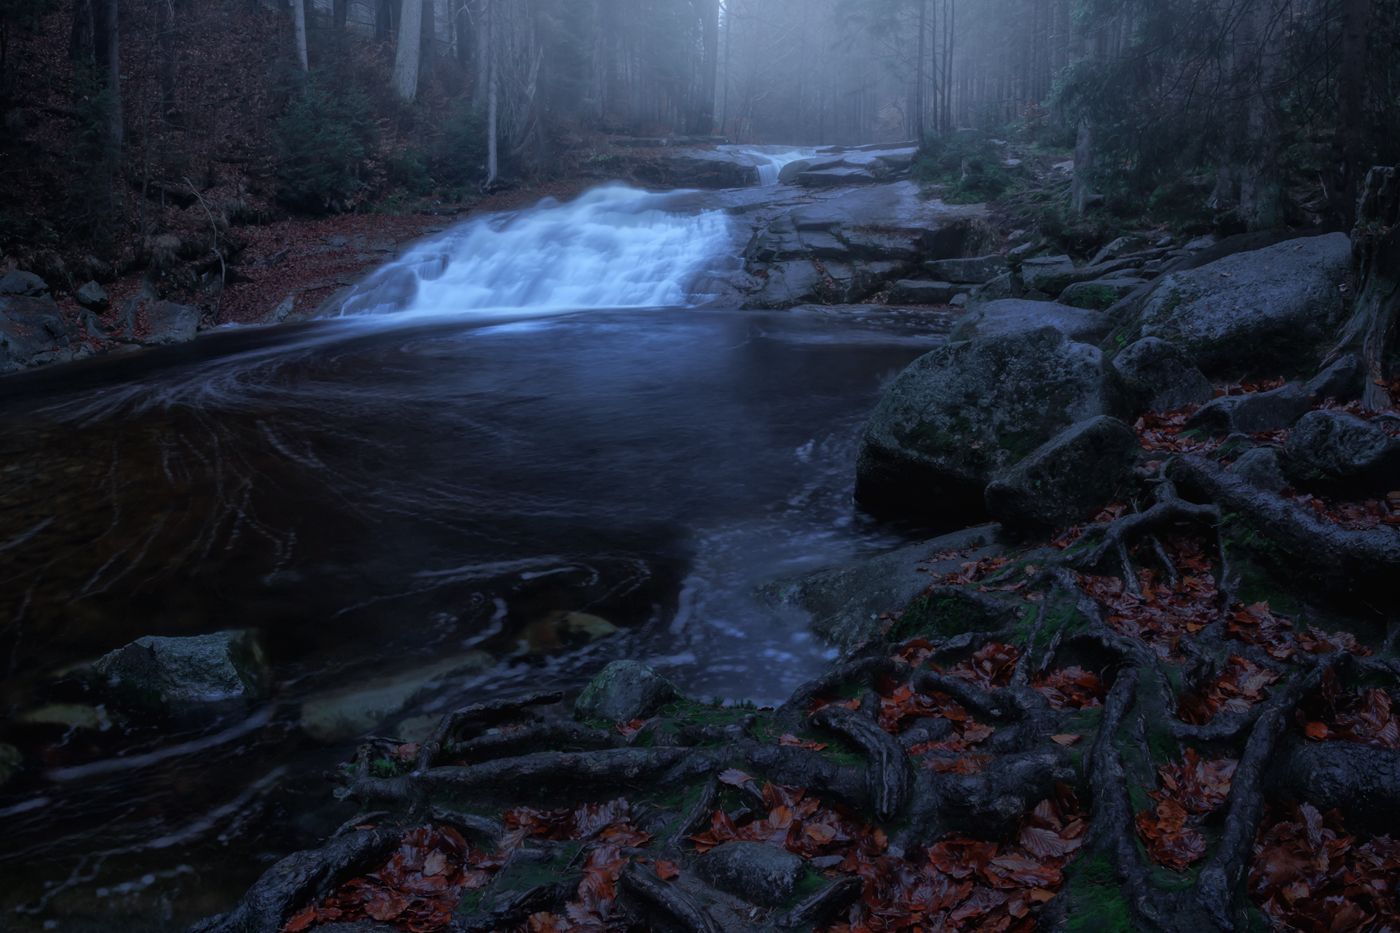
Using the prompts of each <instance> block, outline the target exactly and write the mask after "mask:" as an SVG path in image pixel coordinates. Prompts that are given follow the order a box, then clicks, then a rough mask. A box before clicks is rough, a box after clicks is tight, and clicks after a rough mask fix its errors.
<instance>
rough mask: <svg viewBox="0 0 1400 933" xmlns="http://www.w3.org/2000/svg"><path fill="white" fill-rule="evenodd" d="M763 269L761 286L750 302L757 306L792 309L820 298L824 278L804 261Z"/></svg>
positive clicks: (823, 288)
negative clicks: (764, 270)
mask: <svg viewBox="0 0 1400 933" xmlns="http://www.w3.org/2000/svg"><path fill="white" fill-rule="evenodd" d="M766 272H767V274H766V277H765V278H764V281H763V285H762V287H760V288H759V290H758V291H757V292H756V293H754V295H753V297H752V298H751V299H750V302H749V303H750V304H752V305H753V306H754V307H756V308H791V307H792V306H794V305H800V304H805V303H808V302H819V301H820V300H821V299H822V297H823V293H824V290H825V285H826V280H825V279H824V278H823V277H822V274H821V272H820V271H819V270H818V269H817V267H816V266H814V265H812V263H811V262H808V261H807V260H798V261H796V262H780V263H776V264H774V265H772V266H770V267H769V268H768V269H767V270H766Z"/></svg>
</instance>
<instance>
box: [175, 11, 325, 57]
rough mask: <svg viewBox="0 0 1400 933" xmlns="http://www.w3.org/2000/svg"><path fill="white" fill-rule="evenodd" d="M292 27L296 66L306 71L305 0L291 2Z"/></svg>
mask: <svg viewBox="0 0 1400 933" xmlns="http://www.w3.org/2000/svg"><path fill="white" fill-rule="evenodd" d="M157 2H165V0H157ZM292 25H293V26H294V27H295V29H296V36H297V64H299V65H301V70H302V71H306V70H308V69H309V68H310V67H311V66H310V64H309V63H308V59H307V56H306V0H292Z"/></svg>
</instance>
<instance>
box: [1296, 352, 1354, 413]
mask: <svg viewBox="0 0 1400 933" xmlns="http://www.w3.org/2000/svg"><path fill="white" fill-rule="evenodd" d="M1365 378H1366V368H1365V366H1363V365H1362V363H1361V359H1360V358H1359V357H1358V356H1356V355H1355V354H1352V353H1345V354H1343V355H1342V356H1341V357H1339V358H1338V359H1336V360H1335V361H1334V362H1333V363H1332V365H1330V366H1328V367H1327V368H1326V369H1324V370H1323V371H1322V372H1320V373H1318V374H1317V375H1316V376H1313V377H1312V378H1311V379H1309V380H1308V381H1307V390H1308V394H1309V395H1311V396H1312V398H1313V400H1314V401H1316V402H1325V401H1326V400H1327V399H1337V400H1339V401H1346V400H1350V399H1354V398H1356V397H1357V396H1359V395H1360V394H1361V387H1362V383H1363V381H1364V380H1365Z"/></svg>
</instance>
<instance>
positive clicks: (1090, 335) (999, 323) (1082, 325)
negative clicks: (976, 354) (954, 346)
mask: <svg viewBox="0 0 1400 933" xmlns="http://www.w3.org/2000/svg"><path fill="white" fill-rule="evenodd" d="M1109 323H1110V322H1109V319H1108V318H1107V317H1105V316H1104V315H1102V314H1100V313H1098V312H1097V311H1086V310H1084V309H1083V308H1072V307H1070V306H1069V305H1062V304H1058V303H1056V302H1053V301H1029V300H1027V299H1023V298H1002V299H999V300H997V301H989V302H987V303H986V304H983V305H978V306H975V307H974V309H973V310H972V311H971V312H969V313H968V315H967V316H966V317H965V318H963V320H962V321H961V322H960V323H959V325H958V328H957V330H956V331H954V333H953V336H954V339H958V340H968V339H971V338H973V337H1005V336H1008V335H1011V334H1024V333H1028V332H1030V331H1033V330H1039V329H1040V328H1042V327H1053V328H1055V329H1056V330H1058V331H1059V332H1060V333H1062V334H1064V335H1065V336H1066V337H1068V338H1069V339H1071V340H1078V341H1080V342H1081V343H1098V342H1099V341H1100V340H1102V339H1103V338H1104V336H1105V335H1107V334H1108V330H1109Z"/></svg>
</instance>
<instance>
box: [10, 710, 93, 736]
mask: <svg viewBox="0 0 1400 933" xmlns="http://www.w3.org/2000/svg"><path fill="white" fill-rule="evenodd" d="M15 718H16V719H17V720H18V721H19V722H24V723H29V724H30V725H36V726H62V727H63V728H64V729H87V730H89V731H91V732H106V731H107V730H108V729H110V728H112V719H111V717H110V716H108V715H107V711H106V710H105V709H103V708H102V707H100V706H88V705H86V704H83V703H50V704H49V705H47V706H40V707H37V708H35V709H30V710H25V711H24V712H22V713H20V714H19V716H17V717H15Z"/></svg>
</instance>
